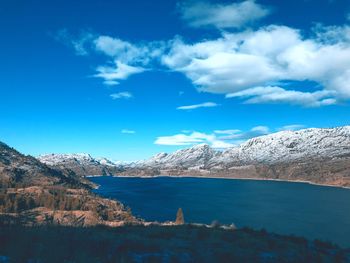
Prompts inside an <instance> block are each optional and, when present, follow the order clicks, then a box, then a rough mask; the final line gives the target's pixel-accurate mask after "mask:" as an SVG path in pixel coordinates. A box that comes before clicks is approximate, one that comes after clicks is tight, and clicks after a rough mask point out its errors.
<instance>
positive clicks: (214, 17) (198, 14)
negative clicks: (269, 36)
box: [179, 0, 270, 29]
mask: <svg viewBox="0 0 350 263" xmlns="http://www.w3.org/2000/svg"><path fill="white" fill-rule="evenodd" d="M179 7H180V11H181V15H182V16H181V18H182V19H183V20H184V21H185V22H187V23H188V24H189V26H191V27H203V26H204V27H206V26H214V27H217V28H220V29H224V28H240V27H243V26H245V25H247V24H251V23H252V22H254V21H257V20H259V19H261V18H263V17H265V16H266V15H268V14H269V13H270V11H269V10H268V9H267V8H265V7H263V6H261V5H259V4H257V3H256V2H255V1H254V0H246V1H243V2H239V3H231V4H211V3H209V2H203V1H201V2H193V1H191V2H187V3H185V4H182V5H180V6H179Z"/></svg>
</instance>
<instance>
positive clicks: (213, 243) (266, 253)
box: [0, 225, 350, 263]
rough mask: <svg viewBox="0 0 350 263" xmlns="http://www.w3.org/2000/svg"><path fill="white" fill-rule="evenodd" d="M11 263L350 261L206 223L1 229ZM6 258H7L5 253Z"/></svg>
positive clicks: (328, 251) (335, 252) (319, 246)
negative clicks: (211, 226) (207, 225)
mask: <svg viewBox="0 0 350 263" xmlns="http://www.w3.org/2000/svg"><path fill="white" fill-rule="evenodd" d="M0 255H1V256H2V258H3V260H4V261H5V262H7V261H6V260H9V262H84V263H88V262H203V263H206V262H220V263H224V262H305V263H306V262H307V263H310V262H325V263H326V262H349V259H350V258H349V255H350V251H348V250H342V249H340V248H338V247H337V246H334V245H332V244H329V243H324V242H320V241H314V242H308V241H307V240H305V239H303V238H297V237H293V236H279V235H274V234H268V233H266V232H265V231H253V230H250V229H239V230H224V229H220V228H207V227H203V226H192V225H183V226H171V227H169V226H168V227H166V226H147V227H145V226H124V227H119V228H110V227H88V228H71V227H34V228H23V227H1V228H0ZM0 261H1V257H0Z"/></svg>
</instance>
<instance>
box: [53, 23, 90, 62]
mask: <svg viewBox="0 0 350 263" xmlns="http://www.w3.org/2000/svg"><path fill="white" fill-rule="evenodd" d="M54 38H55V39H56V40H57V41H59V42H62V43H63V44H64V45H66V46H68V47H71V48H73V50H74V51H75V53H76V54H77V55H78V56H86V55H88V54H89V51H88V50H89V48H90V46H91V41H93V39H94V35H93V34H92V33H90V32H87V31H83V32H81V33H80V34H79V35H78V36H76V37H75V36H73V35H72V34H70V33H69V31H68V30H67V29H62V30H59V31H58V32H57V33H56V34H55V35H54Z"/></svg>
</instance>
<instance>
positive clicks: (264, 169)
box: [38, 126, 350, 186]
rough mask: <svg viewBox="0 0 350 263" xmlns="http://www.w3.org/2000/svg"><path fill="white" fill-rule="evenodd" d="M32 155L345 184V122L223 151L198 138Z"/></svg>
mask: <svg viewBox="0 0 350 263" xmlns="http://www.w3.org/2000/svg"><path fill="white" fill-rule="evenodd" d="M38 159H39V160H40V161H41V162H44V163H46V164H47V165H49V166H51V167H55V168H58V169H60V170H65V171H68V170H73V171H74V172H75V173H77V174H78V175H81V176H85V175H121V176H123V175H131V176H132V175H134V176H155V175H173V176H211V177H228V178H256V179H279V180H291V181H309V182H313V183H319V184H330V185H337V186H350V126H344V127H338V128H331V129H319V128H311V129H304V130H299V131H281V132H277V133H273V134H269V135H264V136H260V137H256V138H253V139H250V140H248V141H246V142H245V143H243V144H241V145H239V146H236V147H233V148H229V149H227V150H225V151H217V150H214V149H212V148H211V147H210V146H209V145H207V144H199V145H195V146H193V147H191V148H188V149H183V150H178V151H176V152H174V153H170V154H167V153H159V154H157V155H155V156H153V157H152V158H150V159H148V160H142V161H138V162H133V163H124V164H122V163H114V162H112V161H110V160H108V159H105V158H103V159H94V158H92V157H91V156H90V155H88V154H63V155H62V154H50V155H44V156H40V157H39V158H38Z"/></svg>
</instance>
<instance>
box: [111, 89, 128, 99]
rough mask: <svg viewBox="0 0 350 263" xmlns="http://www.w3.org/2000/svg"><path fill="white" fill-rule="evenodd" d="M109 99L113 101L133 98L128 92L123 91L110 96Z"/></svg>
mask: <svg viewBox="0 0 350 263" xmlns="http://www.w3.org/2000/svg"><path fill="white" fill-rule="evenodd" d="M110 97H111V98H112V99H114V100H117V99H131V98H132V97H133V95H132V94H131V93H130V92H127V91H123V92H119V93H114V94H111V95H110Z"/></svg>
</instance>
